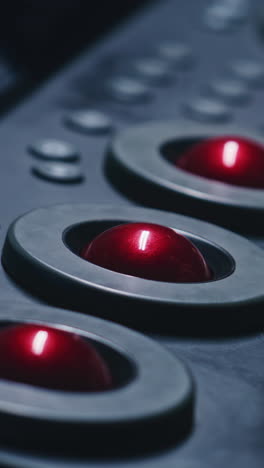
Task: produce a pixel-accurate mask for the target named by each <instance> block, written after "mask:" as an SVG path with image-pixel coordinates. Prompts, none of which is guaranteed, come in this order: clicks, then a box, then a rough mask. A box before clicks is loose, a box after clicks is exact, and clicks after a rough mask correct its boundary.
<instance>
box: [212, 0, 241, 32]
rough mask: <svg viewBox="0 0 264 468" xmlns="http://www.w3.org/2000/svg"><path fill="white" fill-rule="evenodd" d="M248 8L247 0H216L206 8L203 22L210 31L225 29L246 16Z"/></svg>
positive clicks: (236, 23) (235, 24)
mask: <svg viewBox="0 0 264 468" xmlns="http://www.w3.org/2000/svg"><path fill="white" fill-rule="evenodd" d="M248 8H249V4H248V0H221V1H219V0H217V1H215V2H214V3H213V4H211V5H210V6H209V7H208V8H206V10H205V13H204V23H205V25H206V26H207V27H208V28H209V29H211V30H212V31H215V32H222V31H227V30H229V29H232V28H233V27H234V26H237V25H238V24H240V23H241V22H243V21H244V20H245V19H246V18H247V15H248Z"/></svg>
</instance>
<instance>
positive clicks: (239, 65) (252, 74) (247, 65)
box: [231, 60, 264, 85]
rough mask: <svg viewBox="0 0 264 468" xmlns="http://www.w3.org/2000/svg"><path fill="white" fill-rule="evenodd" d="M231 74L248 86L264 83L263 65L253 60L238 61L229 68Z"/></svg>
mask: <svg viewBox="0 0 264 468" xmlns="http://www.w3.org/2000/svg"><path fill="white" fill-rule="evenodd" d="M231 70H232V72H233V73H234V74H235V75H236V76H238V77H239V78H241V79H243V80H245V81H246V82H248V83H249V84H252V85H253V84H258V85H261V84H263V83H264V65H263V64H262V63H261V62H258V61H254V60H238V61H236V62H234V63H233V64H232V66H231Z"/></svg>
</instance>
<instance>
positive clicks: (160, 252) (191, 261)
mask: <svg viewBox="0 0 264 468" xmlns="http://www.w3.org/2000/svg"><path fill="white" fill-rule="evenodd" d="M81 256H82V257H83V258H84V259H85V260H88V261H89V262H91V263H94V264H96V265H99V266H101V267H103V268H107V269H108V270H112V271H117V272H119V273H124V274H127V275H131V276H136V277H139V278H145V279H151V280H155V281H166V282H175V283H179V282H180V283H189V282H203V281H209V280H210V279H211V273H210V270H209V267H208V266H207V263H206V261H205V259H204V258H203V256H202V254H201V253H200V251H199V250H198V249H197V248H196V247H195V246H194V245H193V244H192V242H191V241H190V240H189V239H187V238H186V237H184V236H182V235H180V234H178V233H176V232H175V231H174V230H173V229H170V228H167V227H164V226H160V225H158V224H151V223H131V224H122V225H119V226H116V227H113V228H111V229H108V230H107V231H104V232H103V233H102V234H100V235H99V236H97V237H96V238H95V239H94V240H92V241H91V242H90V243H88V245H86V246H84V248H83V249H82V251H81Z"/></svg>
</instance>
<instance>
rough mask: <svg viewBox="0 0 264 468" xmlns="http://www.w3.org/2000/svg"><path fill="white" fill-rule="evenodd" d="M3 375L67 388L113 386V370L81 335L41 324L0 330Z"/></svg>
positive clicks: (83, 390) (23, 380) (31, 383)
mask: <svg viewBox="0 0 264 468" xmlns="http://www.w3.org/2000/svg"><path fill="white" fill-rule="evenodd" d="M0 378H1V379H6V380H11V381H16V382H21V383H27V384H30V385H34V386H39V387H45V388H50V389H56V390H68V391H79V392H80V391H81V392H87V391H88V392H89V391H103V390H107V389H110V388H111V386H112V378H111V374H110V371H109V369H108V367H107V365H106V363H105V362H104V360H103V359H102V358H101V357H100V356H99V354H98V353H97V351H96V350H95V348H94V347H93V346H92V345H91V344H90V343H89V342H88V341H86V340H84V339H83V338H81V337H80V336H78V335H76V334H72V333H68V332H65V331H62V330H59V329H55V328H50V327H46V326H41V325H29V324H23V325H16V326H10V327H7V328H3V329H1V332H0Z"/></svg>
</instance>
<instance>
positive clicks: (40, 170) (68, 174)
mask: <svg viewBox="0 0 264 468" xmlns="http://www.w3.org/2000/svg"><path fill="white" fill-rule="evenodd" d="M32 172H33V174H35V175H36V176H38V177H40V178H41V179H46V180H49V181H51V182H61V183H76V182H80V181H81V180H82V179H83V177H84V176H83V174H82V172H81V170H80V167H79V166H78V165H76V164H70V163H50V162H43V163H39V164H36V165H34V166H33V167H32Z"/></svg>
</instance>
